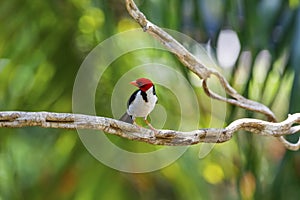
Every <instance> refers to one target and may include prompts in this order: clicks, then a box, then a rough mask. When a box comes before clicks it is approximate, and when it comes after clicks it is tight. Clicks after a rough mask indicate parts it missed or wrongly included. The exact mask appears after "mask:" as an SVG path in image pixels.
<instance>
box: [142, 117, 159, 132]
mask: <svg viewBox="0 0 300 200" xmlns="http://www.w3.org/2000/svg"><path fill="white" fill-rule="evenodd" d="M145 122H146V124H147V125H148V127H149V128H150V129H151V130H153V131H155V132H157V130H156V129H155V128H154V127H153V126H152V125H151V124H150V122H149V121H148V120H147V119H145Z"/></svg>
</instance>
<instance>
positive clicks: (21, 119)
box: [0, 111, 300, 150]
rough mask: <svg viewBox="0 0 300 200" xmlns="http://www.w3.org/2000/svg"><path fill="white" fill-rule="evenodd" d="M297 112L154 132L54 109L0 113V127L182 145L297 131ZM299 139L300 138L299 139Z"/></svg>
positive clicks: (288, 133)
mask: <svg viewBox="0 0 300 200" xmlns="http://www.w3.org/2000/svg"><path fill="white" fill-rule="evenodd" d="M299 123H300V113H296V114H293V115H289V116H288V118H287V119H286V120H284V121H283V122H280V123H273V122H267V121H263V120H257V119H246V118H245V119H238V120H236V121H234V122H232V123H231V124H229V125H228V126H227V127H226V128H222V129H216V128H206V129H198V130H194V131H189V132H182V131H174V130H157V131H153V130H150V129H146V128H143V127H140V126H136V125H132V124H128V123H125V122H122V121H119V120H116V119H111V118H106V117H97V116H90V115H82V114H71V113H53V112H20V111H7V112H0V127H3V128H20V127H27V126H39V127H43V128H62V129H93V130H101V131H104V132H106V133H108V134H113V135H118V136H120V137H123V138H127V139H130V140H136V141H142V142H146V143H150V144H157V145H168V146H182V145H193V144H198V143H202V142H205V143H222V142H226V141H228V140H230V139H231V138H232V136H233V134H234V133H235V132H237V131H240V130H245V131H249V132H252V133H255V134H258V135H264V136H275V137H278V136H284V135H290V134H294V133H295V131H299V125H298V126H293V125H294V124H299ZM299 141H300V139H299ZM299 141H298V143H297V144H291V146H290V149H292V150H298V149H299V148H300V142H299Z"/></svg>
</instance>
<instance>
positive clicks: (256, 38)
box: [0, 0, 300, 200]
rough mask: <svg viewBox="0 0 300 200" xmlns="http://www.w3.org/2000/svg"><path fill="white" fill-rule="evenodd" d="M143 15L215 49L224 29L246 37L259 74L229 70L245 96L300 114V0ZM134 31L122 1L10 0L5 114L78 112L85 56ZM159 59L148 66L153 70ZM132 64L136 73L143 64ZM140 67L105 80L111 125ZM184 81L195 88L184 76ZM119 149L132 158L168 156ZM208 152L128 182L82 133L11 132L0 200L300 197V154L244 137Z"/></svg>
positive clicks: (158, 5) (4, 40) (230, 1)
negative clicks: (119, 88)
mask: <svg viewBox="0 0 300 200" xmlns="http://www.w3.org/2000/svg"><path fill="white" fill-rule="evenodd" d="M137 4H138V6H139V7H140V9H141V10H142V11H143V12H144V13H145V14H146V16H147V17H148V19H150V20H151V21H153V22H154V23H156V24H157V25H159V26H161V27H165V28H169V29H174V30H177V31H180V32H182V33H185V34H187V35H189V36H191V37H192V38H194V39H196V40H197V41H198V42H201V43H206V42H207V41H208V40H209V39H210V40H211V44H212V46H213V47H215V46H216V42H217V38H218V35H219V33H220V30H222V29H226V28H230V29H232V30H234V31H236V32H237V34H238V36H239V39H240V42H241V48H242V49H241V50H242V51H243V52H248V54H247V55H251V56H250V57H249V58H250V59H249V63H248V65H249V67H248V68H247V67H246V66H245V63H243V62H241V60H242V59H241V57H242V54H241V55H240V57H239V60H238V61H237V63H236V65H235V66H234V67H233V68H232V69H228V71H226V70H225V71H226V74H228V80H229V81H230V82H231V83H232V85H233V86H234V87H235V88H236V89H237V90H238V91H239V92H240V93H241V94H243V95H244V96H246V97H248V98H251V99H254V100H257V101H260V102H262V103H264V104H266V105H267V106H269V107H270V108H271V109H272V110H273V111H274V112H275V113H276V115H277V117H278V119H280V120H282V119H285V118H286V116H287V114H288V113H295V112H300V104H299V99H300V93H299V91H300V79H299V73H300V67H299V66H300V8H299V4H300V2H299V0H289V1H286V0H274V1H272V2H270V1H267V0H262V1H258V0H242V1H234V0H212V1H211V0H188V1H187V0H186V1H183V0H164V1H157V0H139V1H137ZM131 28H138V26H137V25H136V23H135V22H134V21H133V20H132V19H131V18H130V17H129V15H128V14H127V11H126V9H125V5H124V2H123V1H121V0H110V1H106V0H65V1H61V0H47V1H41V0H31V1H24V0H2V1H1V2H0V109H1V110H3V111H8V110H25V111H43V110H46V111H53V112H72V88H73V83H74V80H75V77H76V73H77V70H78V69H79V67H80V65H81V63H82V61H83V60H84V58H85V56H86V55H87V54H88V53H89V52H90V51H91V50H92V49H93V47H95V46H96V45H97V44H99V43H100V42H101V41H103V40H105V39H106V38H109V37H110V36H112V35H114V34H116V33H118V32H122V31H125V30H128V29H131ZM262 51H263V52H266V51H267V52H268V53H269V55H270V56H271V57H270V58H271V59H270V63H269V64H268V67H265V66H262V65H259V64H257V62H258V61H257V58H258V57H259V56H260V55H261V52H262ZM151 54H153V52H151V51H150V52H148V53H147V52H146V53H144V54H141V55H140V56H144V57H142V58H141V59H147V57H149V56H151ZM164 56H166V57H169V58H170V57H171V58H172V59H175V57H172V56H171V55H164ZM127 59H128V58H127ZM131 59H132V62H134V60H135V57H134V55H132V56H131ZM132 62H129V61H128V60H127V61H125V60H122V59H120V60H119V61H118V62H115V63H114V65H116V66H119V65H122V68H121V69H120V68H118V67H114V68H113V69H114V70H113V71H111V72H108V73H107V74H106V75H105V76H104V77H103V80H101V82H102V84H103V85H105V86H107V87H106V90H105V91H99V94H98V96H97V97H98V98H97V99H96V102H97V105H96V107H97V114H99V115H101V116H109V117H111V116H112V114H111V111H110V108H109V106H106V105H110V97H111V92H112V90H113V86H114V83H116V81H117V80H118V78H119V77H120V76H122V74H123V73H125V72H126V71H127V70H129V69H130V68H132V67H133V66H132ZM179 70H180V71H181V72H182V74H184V76H186V77H187V78H188V79H189V80H191V82H193V81H192V79H193V78H192V76H191V74H190V73H189V72H188V71H187V70H186V69H185V68H184V67H181V68H180V69H179ZM241 72H244V73H241ZM194 89H195V91H197V95H198V98H199V105H200V109H201V112H202V113H203V114H201V122H199V126H200V127H209V126H210V117H211V113H210V110H209V109H207V108H206V107H207V106H206V105H207V102H208V101H209V99H208V98H207V97H205V95H204V94H203V92H202V91H201V88H199V86H197V85H194ZM160 95H161V96H163V95H162V94H160ZM100 97H101V98H100ZM162 102H164V103H165V105H166V107H167V108H168V107H171V105H174V104H175V103H176V102H172V99H165V100H163V98H162ZM124 103H125V102H124ZM216 104H217V102H216ZM227 110H228V112H227V117H226V122H227V123H229V122H231V121H233V120H234V119H237V118H240V117H259V118H261V117H262V116H259V115H256V114H254V113H251V112H247V111H244V110H242V109H239V108H235V107H231V106H230V105H228V108H227ZM176 112H177V111H176V109H173V110H172V109H168V121H169V123H168V124H167V126H168V128H174V127H172V121H173V120H175V119H177V118H176V116H177V115H176V114H178V113H176ZM213 120H218V118H217V116H216V117H214V115H213V118H212V121H213ZM170 126H171V127H170ZM175 128H176V127H175ZM110 138H111V140H113V141H114V142H115V143H117V144H118V145H120V146H122V147H124V148H128V149H130V150H132V151H138V150H140V151H145V150H149V149H150V150H151V149H155V148H157V147H153V146H151V145H146V144H143V143H138V142H129V141H126V140H124V139H119V138H116V137H111V136H110ZM289 139H290V140H291V141H296V140H297V137H290V138H289ZM199 148H200V145H196V146H194V147H191V148H189V150H188V151H187V152H186V153H185V154H184V155H183V156H182V157H181V158H180V159H178V160H177V161H176V162H175V163H173V164H172V165H170V166H168V167H166V168H164V169H162V170H159V171H156V172H152V173H145V174H129V173H122V172H119V171H116V170H114V169H111V168H109V167H107V166H105V165H103V164H101V163H100V162H99V161H97V160H96V159H94V158H93V157H92V156H91V155H90V154H89V152H88V151H87V150H86V149H85V148H84V146H83V144H82V143H81V141H80V139H79V138H78V135H77V133H76V131H68V130H56V129H42V128H22V129H4V128H2V129H0V199H1V200H2V199H3V200H6V199H108V198H109V199H297V198H298V197H299V195H300V192H299V191H300V154H299V152H291V151H287V150H285V149H284V148H283V146H282V145H281V144H280V143H279V142H277V140H276V139H275V138H265V137H261V136H255V135H252V134H249V133H244V134H243V133H239V134H237V135H236V136H235V137H234V139H233V140H231V141H229V142H227V143H224V144H218V145H216V146H215V147H214V149H213V150H212V151H211V152H210V154H208V155H207V156H206V157H205V158H202V159H199V158H198V155H197V154H198V151H199Z"/></svg>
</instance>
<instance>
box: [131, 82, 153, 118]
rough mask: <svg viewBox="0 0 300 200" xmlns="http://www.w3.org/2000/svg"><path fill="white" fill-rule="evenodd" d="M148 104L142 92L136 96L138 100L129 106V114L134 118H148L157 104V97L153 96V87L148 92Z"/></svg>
mask: <svg viewBox="0 0 300 200" xmlns="http://www.w3.org/2000/svg"><path fill="white" fill-rule="evenodd" d="M146 94H147V99H148V102H145V100H144V99H143V97H142V95H141V91H139V92H138V93H137V94H136V98H135V99H134V101H133V102H132V103H131V104H130V105H129V107H128V110H127V113H128V114H129V115H131V116H132V117H133V118H136V117H144V118H145V117H147V116H148V115H149V113H150V112H151V111H152V110H153V109H154V106H155V104H156V102H157V96H156V95H153V87H151V88H149V89H148V90H147V91H146Z"/></svg>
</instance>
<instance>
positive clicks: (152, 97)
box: [120, 78, 158, 130]
mask: <svg viewBox="0 0 300 200" xmlns="http://www.w3.org/2000/svg"><path fill="white" fill-rule="evenodd" d="M130 84H132V85H134V86H136V87H138V88H139V89H138V90H136V91H135V92H133V94H132V95H131V96H130V98H129V100H128V102H127V111H126V112H125V114H124V115H123V116H122V117H121V118H120V120H121V121H124V122H127V123H130V124H136V123H135V120H136V118H137V117H143V118H144V121H145V123H146V124H147V125H148V127H149V128H150V129H152V130H156V129H155V128H154V127H153V126H152V125H151V124H150V122H149V121H148V120H147V117H148V115H149V114H150V113H151V112H152V110H153V109H154V107H155V105H156V103H157V100H158V98H157V95H156V92H155V86H154V84H153V83H152V81H151V80H149V79H147V78H139V79H137V80H135V81H131V82H130Z"/></svg>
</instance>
